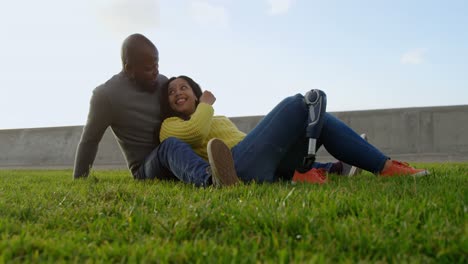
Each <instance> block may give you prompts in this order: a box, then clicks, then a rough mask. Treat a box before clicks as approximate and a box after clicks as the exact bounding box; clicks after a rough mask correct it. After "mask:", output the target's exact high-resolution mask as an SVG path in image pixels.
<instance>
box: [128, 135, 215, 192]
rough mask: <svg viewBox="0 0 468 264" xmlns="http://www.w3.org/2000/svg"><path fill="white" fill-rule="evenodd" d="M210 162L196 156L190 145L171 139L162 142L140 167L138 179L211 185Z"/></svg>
mask: <svg viewBox="0 0 468 264" xmlns="http://www.w3.org/2000/svg"><path fill="white" fill-rule="evenodd" d="M208 166H209V164H208V162H206V161H205V160H204V159H202V158H201V157H200V156H198V155H197V154H195V152H194V151H193V150H192V148H191V147H190V145H189V144H187V143H185V142H183V141H181V140H179V139H176V138H173V137H170V138H167V139H166V140H164V141H163V142H161V144H159V146H158V147H156V148H155V149H154V150H153V151H152V152H151V153H150V154H149V155H148V156H147V157H146V158H145V160H144V162H143V164H141V165H140V168H139V169H138V173H137V176H136V178H138V179H154V178H158V179H163V180H167V179H169V180H170V179H179V180H181V181H183V182H186V183H191V184H194V185H195V186H207V185H211V183H212V181H211V174H209V173H208Z"/></svg>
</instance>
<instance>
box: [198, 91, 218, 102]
mask: <svg viewBox="0 0 468 264" xmlns="http://www.w3.org/2000/svg"><path fill="white" fill-rule="evenodd" d="M215 101H216V97H215V96H214V95H213V94H212V93H211V92H210V91H204V92H203V94H202V95H201V96H200V103H205V104H209V105H213V104H214V102H215Z"/></svg>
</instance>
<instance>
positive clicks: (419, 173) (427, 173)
mask: <svg viewBox="0 0 468 264" xmlns="http://www.w3.org/2000/svg"><path fill="white" fill-rule="evenodd" d="M429 174H430V173H429V171H427V170H424V171H420V172H417V173H415V174H411V176H414V177H423V176H427V175H429Z"/></svg>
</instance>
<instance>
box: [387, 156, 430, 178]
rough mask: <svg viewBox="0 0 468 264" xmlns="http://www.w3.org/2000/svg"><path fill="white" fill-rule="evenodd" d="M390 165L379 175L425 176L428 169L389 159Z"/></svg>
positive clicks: (427, 173)
mask: <svg viewBox="0 0 468 264" xmlns="http://www.w3.org/2000/svg"><path fill="white" fill-rule="evenodd" d="M391 162H392V165H390V166H389V167H388V168H387V169H385V170H383V171H382V172H381V173H380V174H379V175H380V176H383V177H393V176H426V175H429V171H427V170H425V169H415V168H413V167H411V166H410V165H409V164H408V163H406V162H401V161H396V160H391Z"/></svg>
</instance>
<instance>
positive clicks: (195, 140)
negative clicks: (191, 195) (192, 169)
mask: <svg viewBox="0 0 468 264" xmlns="http://www.w3.org/2000/svg"><path fill="white" fill-rule="evenodd" d="M159 137H160V140H161V142H162V141H163V140H164V139H166V138H168V137H175V138H178V139H180V140H182V141H184V142H186V143H188V144H189V145H190V146H191V147H192V149H193V150H194V151H195V153H197V154H198V155H199V156H201V157H202V158H203V159H205V160H208V154H207V151H206V147H207V145H208V141H209V140H210V139H212V138H219V139H221V140H222V141H224V143H226V145H227V146H228V147H229V148H230V149H232V148H233V147H234V146H235V145H237V143H239V142H240V141H241V140H242V139H244V137H245V133H244V132H242V131H240V130H239V129H238V128H237V127H236V125H235V124H234V123H233V122H232V121H231V120H229V118H227V117H225V116H214V109H213V107H212V106H211V105H209V104H205V103H200V104H199V105H198V106H197V109H196V110H195V113H193V114H192V116H191V117H190V119H189V120H183V119H182V118H179V117H169V118H167V119H165V120H164V122H163V124H162V127H161V132H160V134H159Z"/></svg>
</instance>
